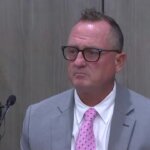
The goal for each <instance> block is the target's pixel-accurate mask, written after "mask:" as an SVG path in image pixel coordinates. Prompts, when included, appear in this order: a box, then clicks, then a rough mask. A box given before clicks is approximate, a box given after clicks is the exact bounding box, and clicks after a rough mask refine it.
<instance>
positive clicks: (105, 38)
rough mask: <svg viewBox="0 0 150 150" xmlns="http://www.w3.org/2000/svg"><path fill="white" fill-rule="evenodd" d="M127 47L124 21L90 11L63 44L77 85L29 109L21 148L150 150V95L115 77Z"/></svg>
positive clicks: (86, 12)
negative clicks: (124, 43) (124, 84)
mask: <svg viewBox="0 0 150 150" xmlns="http://www.w3.org/2000/svg"><path fill="white" fill-rule="evenodd" d="M122 49H123V35H122V32H121V30H120V27H119V26H118V24H117V23H116V22H115V21H114V20H113V19H112V18H110V17H108V16H105V15H103V14H101V13H100V12H97V11H95V10H94V9H87V10H85V11H84V13H83V14H82V17H81V18H80V20H79V21H78V22H77V23H76V24H75V25H74V27H73V28H72V30H71V33H70V35H69V38H68V44H67V46H62V51H63V55H64V58H65V59H66V60H67V61H68V75H69V79H70V80H71V82H72V85H73V87H74V89H71V90H68V91H65V92H63V93H61V94H58V95H55V96H53V97H51V98H48V99H46V100H44V101H42V102H40V103H38V104H35V105H31V106H30V107H29V108H28V110H27V113H26V117H25V120H24V125H23V133H22V138H21V149H22V150H150V142H149V139H150V130H149V127H150V115H149V114H150V101H149V99H147V98H145V97H143V96H141V95H139V94H137V93H135V92H133V91H131V90H129V89H126V88H124V87H122V86H120V85H119V84H118V83H117V82H116V80H115V75H116V73H118V72H119V71H120V70H121V69H122V68H123V64H124V62H125V60H126V54H125V52H123V50H122ZM89 112H90V113H89ZM87 114H88V115H87ZM87 118H88V119H89V118H90V119H89V120H88V119H87Z"/></svg>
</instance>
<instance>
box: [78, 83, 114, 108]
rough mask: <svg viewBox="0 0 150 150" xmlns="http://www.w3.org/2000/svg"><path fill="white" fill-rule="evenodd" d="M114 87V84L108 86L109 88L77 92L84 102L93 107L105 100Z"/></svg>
mask: <svg viewBox="0 0 150 150" xmlns="http://www.w3.org/2000/svg"><path fill="white" fill-rule="evenodd" d="M113 87H114V84H113V85H112V86H111V87H110V88H107V90H105V89H103V90H94V89H93V90H89V91H88V90H87V91H81V90H77V93H78V95H79V97H80V99H81V101H82V102H83V103H84V104H86V105H88V106H91V107H92V106H95V105H97V104H99V103H100V102H101V101H103V99H104V98H105V97H106V96H107V95H109V93H110V92H111V91H112V90H113Z"/></svg>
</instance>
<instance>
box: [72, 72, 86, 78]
mask: <svg viewBox="0 0 150 150" xmlns="http://www.w3.org/2000/svg"><path fill="white" fill-rule="evenodd" d="M73 76H74V77H78V78H79V77H80V78H81V77H85V76H87V75H86V74H85V73H83V72H75V73H74V74H73Z"/></svg>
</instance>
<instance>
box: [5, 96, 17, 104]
mask: <svg viewBox="0 0 150 150" xmlns="http://www.w3.org/2000/svg"><path fill="white" fill-rule="evenodd" d="M15 102H16V96H15V95H10V96H9V97H8V99H7V102H6V106H8V107H9V106H12V105H14V104H15Z"/></svg>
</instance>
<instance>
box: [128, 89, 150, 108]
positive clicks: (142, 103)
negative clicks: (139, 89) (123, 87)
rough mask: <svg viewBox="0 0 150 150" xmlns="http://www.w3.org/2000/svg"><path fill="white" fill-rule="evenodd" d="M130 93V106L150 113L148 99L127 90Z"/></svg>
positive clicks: (149, 100)
mask: <svg viewBox="0 0 150 150" xmlns="http://www.w3.org/2000/svg"><path fill="white" fill-rule="evenodd" d="M129 93H130V98H131V101H132V104H133V105H134V106H135V107H136V108H140V109H141V108H143V109H147V110H148V111H150V99H149V98H147V97H145V96H143V95H141V94H139V93H136V92H135V91H132V90H129Z"/></svg>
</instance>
